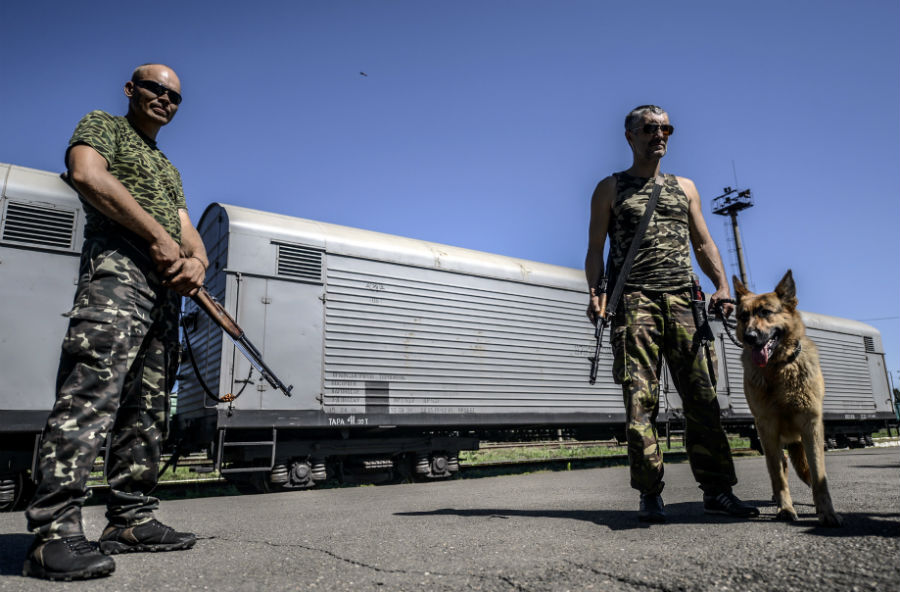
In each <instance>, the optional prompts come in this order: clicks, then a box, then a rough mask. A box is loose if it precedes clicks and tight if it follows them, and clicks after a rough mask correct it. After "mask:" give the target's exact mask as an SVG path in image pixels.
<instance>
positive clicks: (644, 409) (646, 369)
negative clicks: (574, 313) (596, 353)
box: [610, 291, 737, 494]
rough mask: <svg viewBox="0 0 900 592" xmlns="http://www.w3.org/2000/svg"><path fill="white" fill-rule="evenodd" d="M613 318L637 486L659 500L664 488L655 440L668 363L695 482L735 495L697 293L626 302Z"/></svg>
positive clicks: (629, 297) (627, 297)
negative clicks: (694, 302) (694, 305)
mask: <svg viewBox="0 0 900 592" xmlns="http://www.w3.org/2000/svg"><path fill="white" fill-rule="evenodd" d="M614 318H615V319H617V320H618V322H617V323H615V325H614V328H613V332H612V335H611V337H610V340H611V343H612V347H613V354H614V361H613V375H614V378H615V381H616V382H617V383H618V384H621V385H622V394H623V398H624V400H625V410H626V421H627V425H626V432H627V440H628V461H629V465H630V471H631V486H632V487H633V488H635V489H637V490H639V491H640V492H641V493H649V494H658V493H660V492H662V490H663V487H664V485H665V484H664V482H663V473H664V468H663V458H662V450H661V449H660V447H659V442H658V441H657V432H656V418H657V415H658V413H659V374H660V370H661V366H662V360H663V357H665V360H666V362H667V364H668V367H669V371H670V375H671V377H672V382H673V383H674V385H675V388H676V389H677V390H678V394H679V395H680V396H681V400H682V404H683V409H684V417H685V424H686V426H685V448H686V450H687V455H688V460H689V461H690V465H691V470H692V472H693V474H694V478H695V479H696V480H697V482H698V483H699V484H700V487H701V489H703V491H704V492H706V493H713V494H717V493H721V492H727V491H730V490H731V486H732V485H734V484H735V483H737V477H736V476H735V472H734V462H733V461H732V458H731V449H730V447H729V445H728V439H727V437H726V435H725V432H724V430H723V429H722V423H721V418H720V408H719V402H718V400H717V399H716V389H715V380H716V377H715V374H714V373H713V374H712V375H710V369H709V368H710V366H709V363H708V362H711V365H712V368H713V369H715V368H716V358H715V351H714V349H713V344H709V356H710V358H709V360H708V359H707V352H706V349H705V348H704V347H702V346H701V344H700V340H699V338H698V337H697V336H696V327H695V324H694V318H693V315H692V313H691V305H690V292H689V291H684V292H678V293H672V294H668V293H650V292H647V293H644V292H632V293H628V294H624V295H623V296H622V302H621V304H620V306H619V310H618V311H617V314H616V316H615V317H614ZM713 372H715V370H713Z"/></svg>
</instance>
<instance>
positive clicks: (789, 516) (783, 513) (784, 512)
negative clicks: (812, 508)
mask: <svg viewBox="0 0 900 592" xmlns="http://www.w3.org/2000/svg"><path fill="white" fill-rule="evenodd" d="M799 519H800V518H799V516H797V512H795V511H794V508H781V509H780V510H778V513H777V514H775V520H783V521H785V522H796V521H797V520H799Z"/></svg>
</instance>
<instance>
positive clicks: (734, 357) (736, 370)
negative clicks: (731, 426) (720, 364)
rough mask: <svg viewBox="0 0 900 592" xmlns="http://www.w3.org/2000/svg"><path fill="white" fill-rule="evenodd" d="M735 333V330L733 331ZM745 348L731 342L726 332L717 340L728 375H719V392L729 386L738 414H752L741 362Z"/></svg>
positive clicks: (728, 392)
mask: <svg viewBox="0 0 900 592" xmlns="http://www.w3.org/2000/svg"><path fill="white" fill-rule="evenodd" d="M732 333H733V331H732ZM742 352H743V349H741V348H739V347H738V346H736V345H735V344H733V343H732V342H731V339H729V338H728V336H726V335H725V334H724V333H720V334H719V339H718V341H717V342H716V354H717V355H719V356H723V357H724V359H725V366H726V369H725V371H726V373H727V376H726V377H722V376H720V377H719V380H720V381H722V384H720V385H719V394H724V393H722V389H723V388H727V394H728V401H729V403H730V404H731V412H732V413H733V414H734V415H736V416H747V417H749V416H750V406H749V405H747V397H746V396H744V368H743V365H742V364H741V353H742Z"/></svg>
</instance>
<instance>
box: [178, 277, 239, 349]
mask: <svg viewBox="0 0 900 592" xmlns="http://www.w3.org/2000/svg"><path fill="white" fill-rule="evenodd" d="M191 299H192V300H193V301H194V302H196V303H197V306H199V307H200V308H202V309H203V310H204V311H205V312H206V314H208V315H209V316H210V318H211V319H212V320H213V321H215V322H216V324H217V325H219V326H220V327H222V329H223V330H224V331H225V332H226V333H228V335H230V336H231V337H232V338H233V339H240V338H241V337H243V336H244V332H243V331H242V330H241V328H240V327H239V326H238V324H237V321H235V320H234V319H233V318H231V315H230V314H228V311H226V310H225V308H224V307H223V306H222V305H221V304H219V303H218V302H216V301H215V300H213V298H212V296H210V294H209V292H207V291H206V288H200V290H199V291H198V292H197V293H196V294H195V295H193V296H191Z"/></svg>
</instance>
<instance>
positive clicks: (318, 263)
mask: <svg viewBox="0 0 900 592" xmlns="http://www.w3.org/2000/svg"><path fill="white" fill-rule="evenodd" d="M275 246H276V247H277V254H276V257H277V259H278V265H277V269H278V271H277V273H278V275H283V276H286V277H292V278H299V279H304V280H312V281H314V282H321V281H322V251H317V250H316V249H310V248H309V247H301V246H298V245H288V244H282V243H275Z"/></svg>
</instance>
